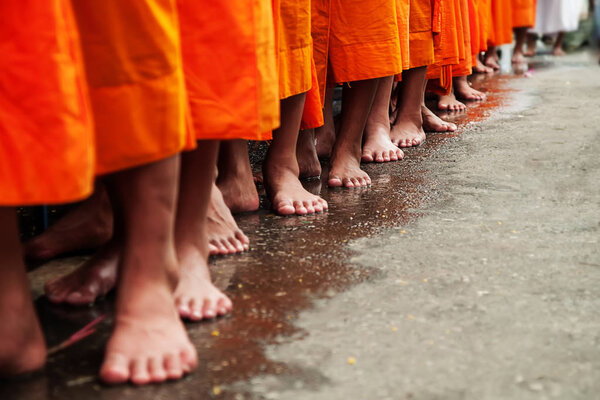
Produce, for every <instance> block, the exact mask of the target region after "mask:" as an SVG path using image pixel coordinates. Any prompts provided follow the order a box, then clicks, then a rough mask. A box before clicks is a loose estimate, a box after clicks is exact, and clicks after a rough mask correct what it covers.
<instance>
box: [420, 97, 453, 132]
mask: <svg viewBox="0 0 600 400" xmlns="http://www.w3.org/2000/svg"><path fill="white" fill-rule="evenodd" d="M421 110H422V112H421V115H422V117H423V130H425V131H429V132H454V131H456V125H455V124H453V123H452V122H447V121H444V120H443V119H441V118H440V117H438V116H437V115H435V114H434V113H433V111H431V110H430V109H429V108H427V106H426V105H425V104H423V105H422V106H421Z"/></svg>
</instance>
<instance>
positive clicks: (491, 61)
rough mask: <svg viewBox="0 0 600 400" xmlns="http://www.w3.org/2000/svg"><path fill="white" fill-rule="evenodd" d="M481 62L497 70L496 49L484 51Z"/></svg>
mask: <svg viewBox="0 0 600 400" xmlns="http://www.w3.org/2000/svg"><path fill="white" fill-rule="evenodd" d="M483 63H484V64H485V66H487V67H490V68H491V69H493V70H494V71H498V70H499V69H500V64H498V55H497V54H496V51H495V50H494V51H488V52H486V53H485V55H484V57H483Z"/></svg>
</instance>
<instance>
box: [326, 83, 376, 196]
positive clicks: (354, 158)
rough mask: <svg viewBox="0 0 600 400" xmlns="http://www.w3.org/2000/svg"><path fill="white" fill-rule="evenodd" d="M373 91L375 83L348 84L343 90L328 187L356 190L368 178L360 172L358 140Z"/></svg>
mask: <svg viewBox="0 0 600 400" xmlns="http://www.w3.org/2000/svg"><path fill="white" fill-rule="evenodd" d="M376 90H377V79H368V80H363V81H356V82H352V84H351V85H348V86H346V87H344V92H343V98H342V121H341V125H340V131H339V133H338V135H337V138H336V140H335V144H334V146H333V152H332V155H331V168H330V170H329V179H328V182H327V183H328V184H329V186H345V187H360V186H367V185H370V184H371V178H369V175H367V173H366V172H364V171H363V170H361V169H360V158H361V144H362V136H363V132H364V130H365V125H366V123H367V118H368V116H369V113H370V111H371V105H372V104H373V98H374V97H375V92H376Z"/></svg>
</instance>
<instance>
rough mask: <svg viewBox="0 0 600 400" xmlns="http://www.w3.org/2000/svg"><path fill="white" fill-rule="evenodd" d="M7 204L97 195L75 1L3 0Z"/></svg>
mask: <svg viewBox="0 0 600 400" xmlns="http://www.w3.org/2000/svg"><path fill="white" fill-rule="evenodd" d="M0 54H1V56H0V206H17V205H37V204H56V203H65V202H71V201H76V200H81V199H82V198H84V197H86V196H87V195H89V194H90V193H91V191H92V184H93V177H94V144H93V143H94V140H93V134H92V121H91V119H90V117H89V115H90V114H89V107H88V104H87V100H86V95H85V77H84V73H83V67H82V65H81V57H80V54H79V44H78V38H77V30H76V27H75V23H74V21H73V19H72V11H71V6H70V3H69V2H68V1H65V0H34V1H27V2H25V1H3V2H0Z"/></svg>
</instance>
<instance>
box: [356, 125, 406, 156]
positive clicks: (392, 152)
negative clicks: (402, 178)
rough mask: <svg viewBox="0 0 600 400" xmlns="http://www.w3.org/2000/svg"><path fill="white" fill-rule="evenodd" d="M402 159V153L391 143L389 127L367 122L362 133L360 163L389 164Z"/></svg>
mask: <svg viewBox="0 0 600 400" xmlns="http://www.w3.org/2000/svg"><path fill="white" fill-rule="evenodd" d="M403 158H404V152H403V151H402V150H400V148H399V147H398V146H396V145H395V144H394V143H392V140H391V139H390V127H389V126H386V125H381V124H370V123H369V122H367V126H366V128H365V133H364V144H363V150H362V161H364V162H378V163H382V162H389V161H398V160H402V159H403Z"/></svg>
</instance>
